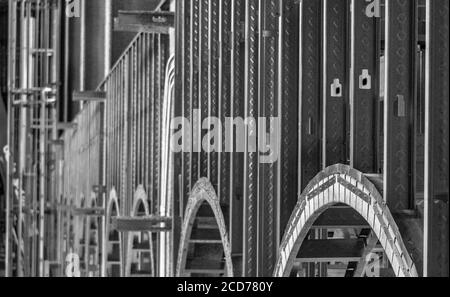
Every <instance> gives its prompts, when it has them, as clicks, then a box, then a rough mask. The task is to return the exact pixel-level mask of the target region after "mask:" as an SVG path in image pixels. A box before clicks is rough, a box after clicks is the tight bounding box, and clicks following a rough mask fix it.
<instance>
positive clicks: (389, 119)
mask: <svg viewBox="0 0 450 297" xmlns="http://www.w3.org/2000/svg"><path fill="white" fill-rule="evenodd" d="M415 3H416V2H415V1H402V0H386V24H385V26H386V32H385V38H386V41H385V44H386V46H385V47H386V48H385V59H386V60H385V61H386V75H385V97H384V145H385V147H384V197H385V199H386V201H387V203H388V205H389V206H390V209H391V211H392V212H396V211H399V210H406V209H410V208H411V207H412V205H411V204H412V201H413V195H412V194H413V188H412V184H413V183H412V177H411V175H412V172H411V169H412V168H411V167H412V166H411V165H412V162H411V155H412V154H411V150H410V146H411V143H412V142H411V125H410V123H411V106H412V104H413V102H414V80H413V79H414V61H415V48H416V32H415V30H414V17H415V5H416V4H415Z"/></svg>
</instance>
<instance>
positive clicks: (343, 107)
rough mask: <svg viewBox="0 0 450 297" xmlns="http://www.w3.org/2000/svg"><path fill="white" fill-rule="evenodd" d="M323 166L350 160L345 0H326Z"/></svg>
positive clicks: (324, 25)
mask: <svg viewBox="0 0 450 297" xmlns="http://www.w3.org/2000/svg"><path fill="white" fill-rule="evenodd" d="M322 10H323V13H322V20H323V28H322V29H323V61H322V67H323V74H322V76H323V104H322V108H323V118H322V122H323V124H322V129H323V132H322V169H324V168H326V167H328V166H331V165H334V164H347V163H348V158H347V116H346V114H347V108H348V89H349V88H348V78H347V75H348V71H347V70H348V69H347V60H348V59H347V48H348V46H347V26H346V24H347V16H348V3H347V1H346V0H323V7H322Z"/></svg>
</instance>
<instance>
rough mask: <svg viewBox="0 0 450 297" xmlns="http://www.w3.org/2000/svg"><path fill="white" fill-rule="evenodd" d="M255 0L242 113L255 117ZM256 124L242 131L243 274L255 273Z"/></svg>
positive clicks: (250, 6) (250, 7)
mask: <svg viewBox="0 0 450 297" xmlns="http://www.w3.org/2000/svg"><path fill="white" fill-rule="evenodd" d="M258 2H259V1H258V0H248V1H247V2H246V6H245V13H246V17H245V40H246V44H245V78H244V80H245V116H246V117H253V118H254V119H255V120H256V118H257V117H258V7H259V5H258ZM256 136H257V129H256V123H250V124H249V125H248V126H247V128H246V133H245V141H246V145H245V146H246V147H245V158H244V211H245V213H244V255H243V274H244V276H248V277H255V276H257V254H256V252H257V224H258V220H257V219H258V218H257V207H258V205H257V199H258V188H257V187H258V153H257V152H256V148H253V150H255V152H251V151H249V145H248V142H249V139H251V138H256Z"/></svg>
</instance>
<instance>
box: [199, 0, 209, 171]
mask: <svg viewBox="0 0 450 297" xmlns="http://www.w3.org/2000/svg"><path fill="white" fill-rule="evenodd" d="M209 2H210V1H208V0H200V17H199V22H200V33H199V43H200V46H199V48H200V65H199V72H200V79H199V90H200V92H199V94H200V100H199V101H200V102H199V103H200V110H201V112H200V113H201V121H200V123H199V128H200V132H201V133H200V135H201V139H200V144H199V145H200V150H201V153H200V159H201V162H200V175H201V177H206V178H210V176H209V173H210V163H209V155H208V154H207V153H206V151H204V150H203V139H205V136H206V130H202V126H203V121H205V120H206V118H207V117H208V115H209V108H210V107H209V106H210V101H209V79H208V78H209V56H210V52H209V47H208V46H209V42H208V41H209V37H210V36H209V10H210V9H209Z"/></svg>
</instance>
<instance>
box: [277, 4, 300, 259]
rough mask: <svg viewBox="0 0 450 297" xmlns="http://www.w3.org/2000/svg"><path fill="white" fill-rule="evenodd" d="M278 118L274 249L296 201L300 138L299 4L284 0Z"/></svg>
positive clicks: (282, 6)
mask: <svg viewBox="0 0 450 297" xmlns="http://www.w3.org/2000/svg"><path fill="white" fill-rule="evenodd" d="M279 10H280V12H279V14H280V18H279V24H278V25H279V29H278V30H279V32H280V33H279V34H280V36H279V38H278V57H277V59H278V78H277V82H278V88H277V92H278V94H277V96H278V117H280V127H281V129H280V132H281V135H279V141H280V143H279V149H278V150H279V156H278V162H277V176H278V185H277V200H278V202H277V213H276V218H277V221H278V222H277V223H276V225H277V228H276V233H277V235H276V238H275V245H276V247H277V250H278V245H279V244H280V242H281V239H282V236H283V234H284V230H285V228H286V226H287V224H288V220H289V218H290V216H291V214H292V211H293V210H294V208H295V205H296V203H297V200H298V196H297V193H298V192H297V191H298V179H297V174H298V173H297V170H298V144H299V143H298V138H299V137H298V136H299V134H298V133H299V132H298V130H299V114H298V111H299V100H298V98H299V38H298V37H299V25H300V23H299V4H298V3H297V2H296V1H294V0H283V1H281V2H280V6H279Z"/></svg>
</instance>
